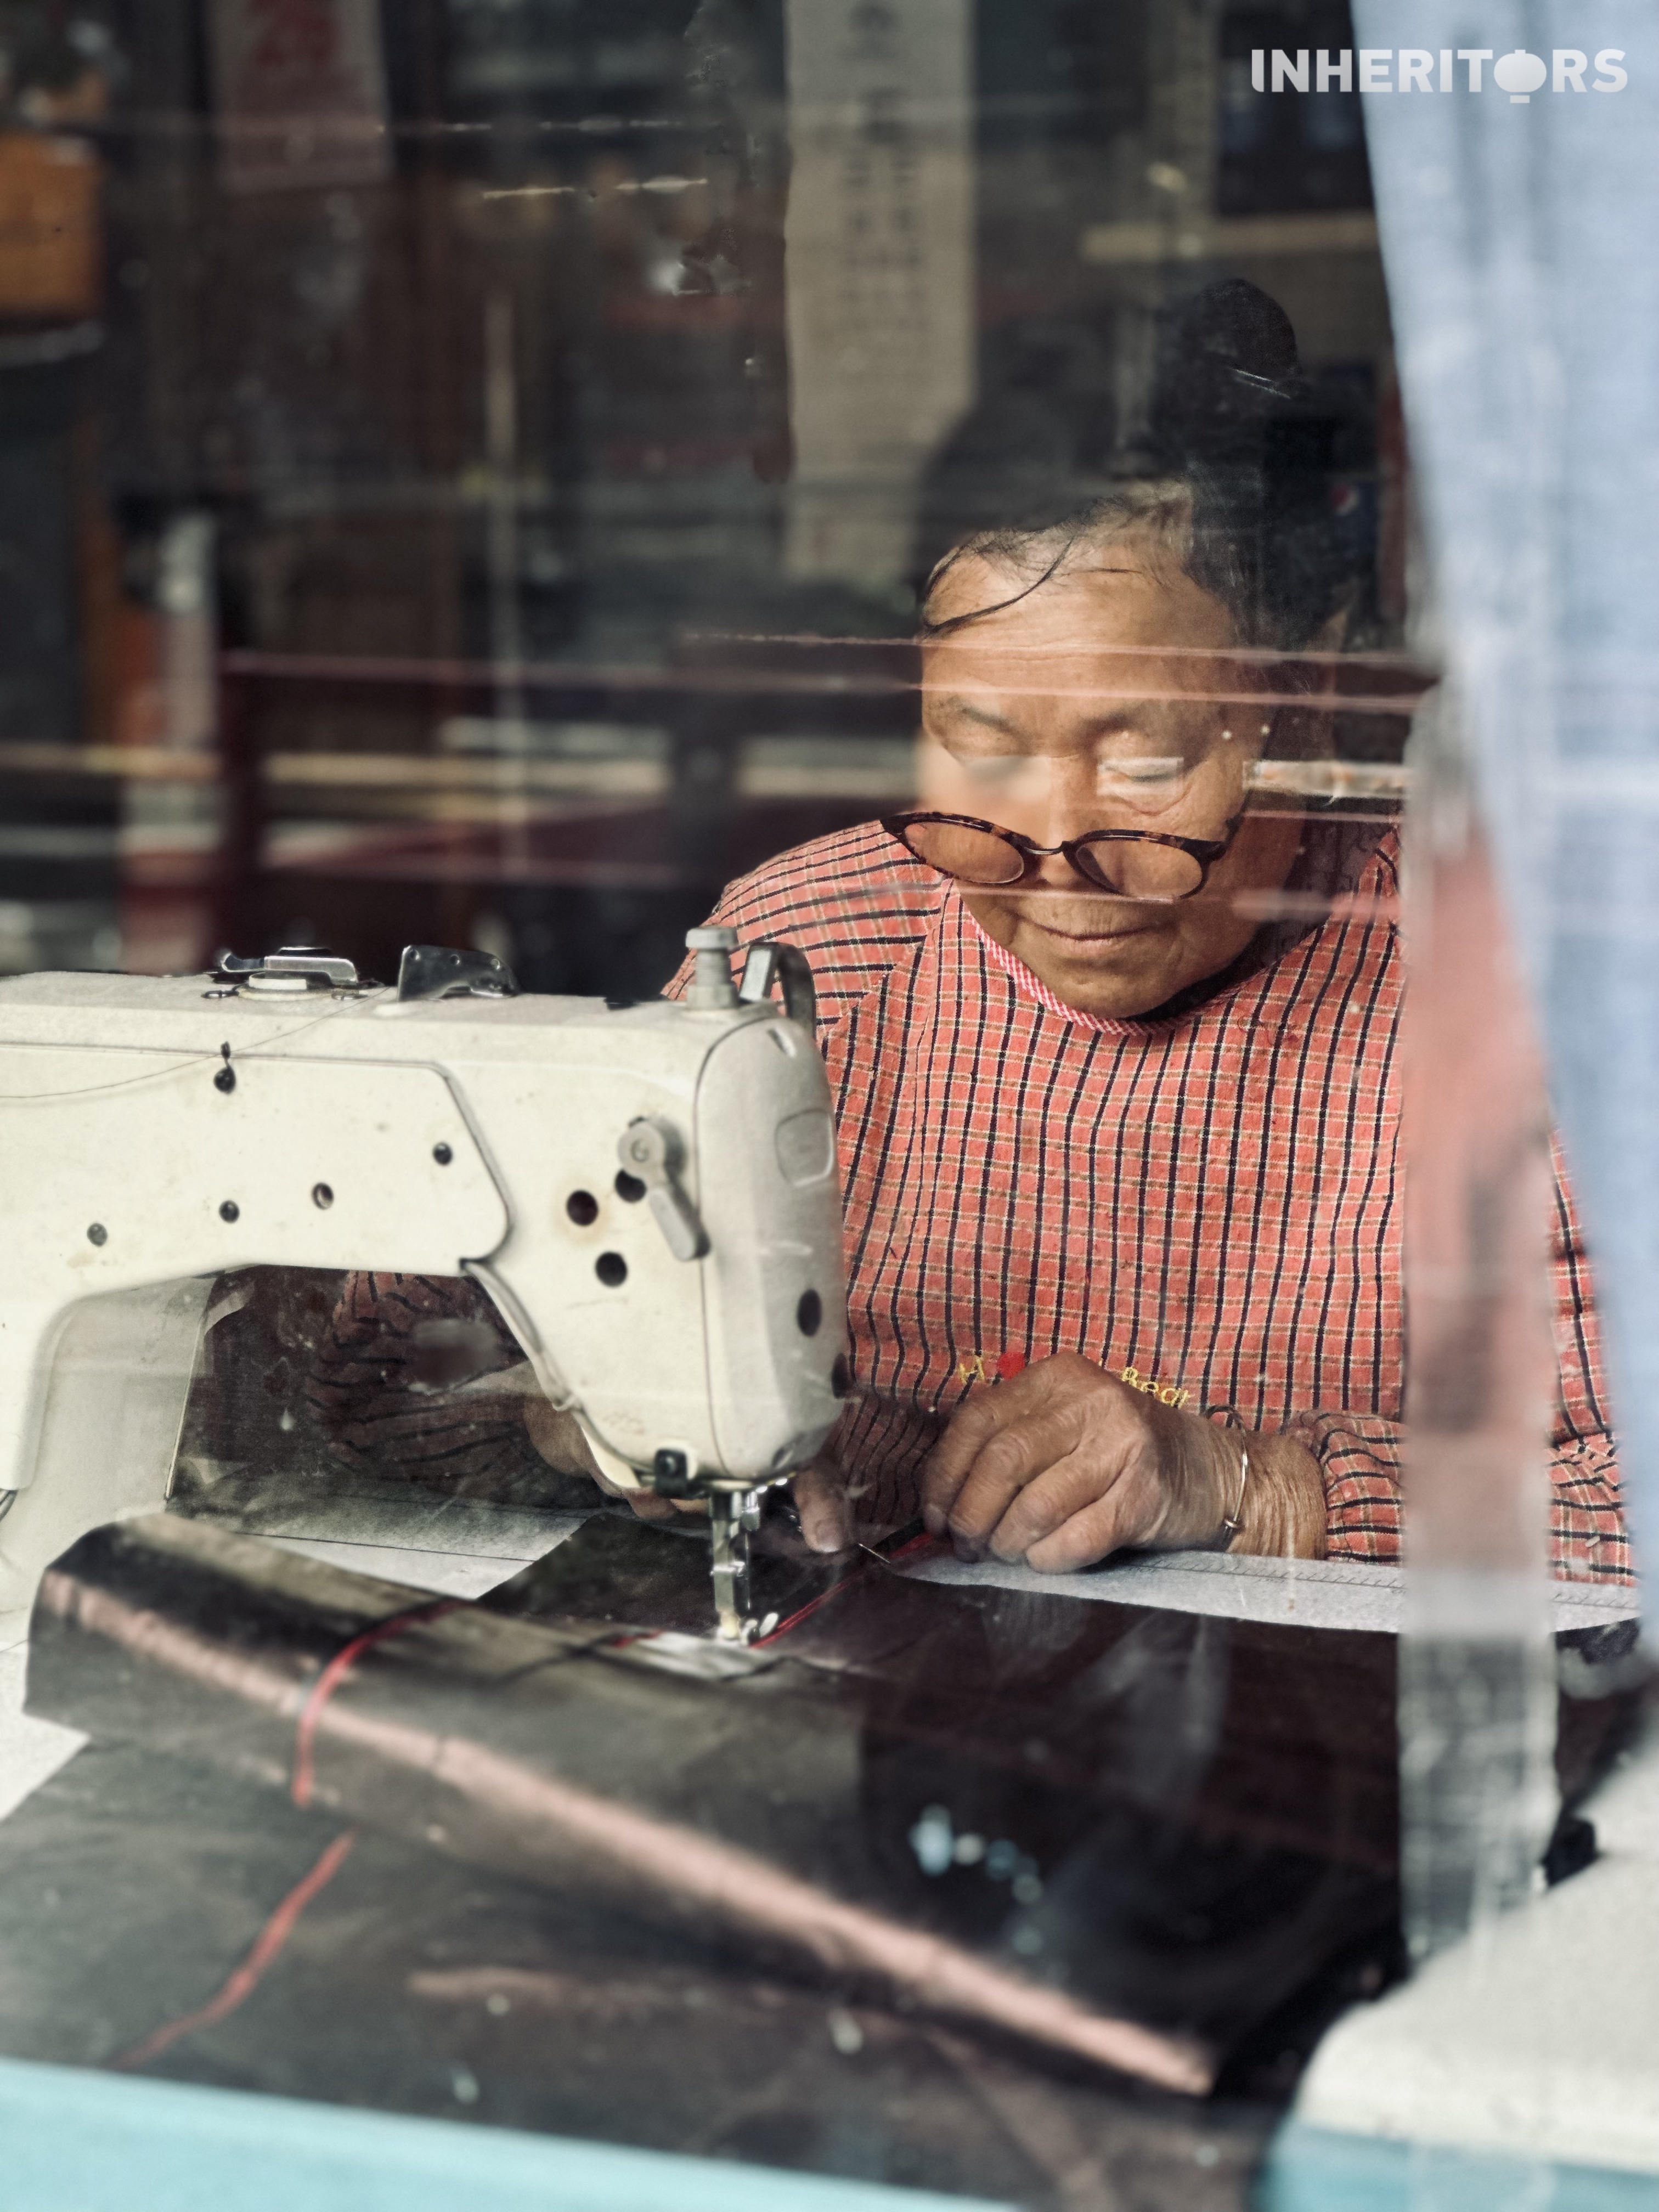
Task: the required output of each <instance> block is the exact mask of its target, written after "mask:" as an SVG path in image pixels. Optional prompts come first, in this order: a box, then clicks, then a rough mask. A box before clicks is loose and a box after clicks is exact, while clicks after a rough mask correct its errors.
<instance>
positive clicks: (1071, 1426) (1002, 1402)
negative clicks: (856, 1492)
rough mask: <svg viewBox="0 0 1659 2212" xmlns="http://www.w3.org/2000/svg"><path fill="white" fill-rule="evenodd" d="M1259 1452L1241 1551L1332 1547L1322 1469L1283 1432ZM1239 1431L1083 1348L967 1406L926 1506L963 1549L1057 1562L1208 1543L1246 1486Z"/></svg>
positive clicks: (935, 1457) (950, 1434)
mask: <svg viewBox="0 0 1659 2212" xmlns="http://www.w3.org/2000/svg"><path fill="white" fill-rule="evenodd" d="M1243 1442H1245V1443H1248V1445H1249V1454H1250V1472H1249V1482H1248V1484H1247V1486H1246V1490H1245V1498H1244V1516H1243V1520H1244V1525H1243V1530H1242V1532H1241V1534H1239V1535H1238V1536H1237V1538H1235V1540H1234V1542H1233V1546H1232V1548H1233V1549H1235V1550H1237V1551H1253V1552H1273V1553H1281V1554H1285V1555H1292V1556H1299V1557H1303V1558H1315V1557H1318V1556H1319V1555H1320V1554H1321V1553H1322V1552H1323V1549H1324V1524H1325V1512H1324V1489H1323V1485H1322V1480H1321V1478H1320V1474H1319V1468H1318V1466H1317V1464H1316V1462H1315V1461H1314V1460H1313V1459H1312V1457H1311V1456H1310V1455H1309V1454H1308V1453H1307V1452H1305V1451H1304V1450H1303V1449H1302V1447H1301V1446H1300V1445H1299V1444H1297V1443H1293V1442H1292V1441H1291V1439H1289V1438H1288V1437H1263V1436H1257V1435H1255V1434H1252V1435H1250V1436H1249V1437H1246V1438H1243ZM1240 1443H1241V1437H1240V1435H1239V1432H1238V1431H1237V1430H1235V1431H1227V1430H1225V1429H1222V1428H1218V1426H1217V1425H1215V1424H1214V1423H1213V1422H1211V1421H1206V1420H1203V1419H1200V1418H1199V1417H1198V1416H1197V1415H1196V1414H1193V1413H1179V1412H1176V1410H1175V1409H1173V1408H1172V1407H1168V1406H1164V1405H1160V1404H1159V1403H1158V1400H1157V1399H1155V1398H1152V1397H1151V1396H1149V1395H1147V1394H1146V1392H1145V1391H1142V1390H1137V1389H1133V1387H1132V1386H1131V1385H1130V1384H1128V1383H1121V1382H1120V1381H1119V1380H1118V1378H1117V1377H1116V1376H1115V1375H1109V1374H1108V1373H1107V1372H1106V1371H1105V1370H1104V1369H1103V1368H1101V1367H1097V1366H1096V1365H1095V1364H1094V1362H1093V1361H1092V1360H1089V1359H1085V1358H1083V1357H1082V1355H1081V1354H1080V1353H1079V1352H1061V1353H1060V1354H1058V1355H1057V1356H1056V1357H1055V1358H1052V1359H1041V1360H1038V1361H1036V1362H1035V1363H1034V1364H1032V1365H1031V1366H1030V1367H1028V1368H1026V1369H1025V1370H1024V1373H1023V1374H1020V1375H1018V1376H1015V1377H1014V1379H1013V1380H1012V1382H1008V1383H998V1384H997V1386H996V1387H995V1388H994V1389H987V1390H980V1391H976V1392H975V1394H974V1395H973V1396H972V1397H970V1398H969V1400H968V1401H967V1403H966V1404H965V1405H963V1406H962V1407H959V1408H958V1410H957V1413H956V1414H955V1415H954V1417H953V1418H952V1419H951V1423H950V1425H949V1426H948V1427H947V1428H946V1430H945V1434H944V1436H943V1437H941V1438H940V1439H939V1443H937V1444H936V1445H935V1446H934V1448H933V1452H932V1453H931V1454H930V1455H929V1456H928V1459H927V1463H926V1465H925V1466H924V1467H923V1469H922V1476H921V1498H922V1517H923V1519H924V1520H925V1522H927V1528H928V1529H929V1531H930V1532H931V1533H932V1534H933V1535H935V1536H948V1537H949V1538H950V1539H951V1541H952V1542H953V1543H954V1544H955V1546H956V1548H957V1553H958V1555H959V1556H961V1557H962V1558H964V1559H983V1558H984V1557H986V1556H987V1554H989V1555H990V1556H992V1557H994V1558H996V1559H1005V1560H1009V1561H1013V1560H1024V1563H1025V1564H1026V1565H1028V1566H1032V1567H1037V1568H1040V1569H1042V1570H1043V1571H1045V1572H1049V1573H1066V1572H1067V1571H1070V1570H1072V1569H1074V1568H1077V1567H1085V1566H1089V1565H1092V1564H1093V1563H1094V1561H1095V1560H1097V1559H1104V1558H1105V1557H1106V1556H1107V1554H1108V1553H1111V1552H1115V1551H1119V1550H1121V1549H1122V1547H1124V1546H1125V1545H1139V1546H1147V1547H1156V1548H1158V1549H1160V1550H1178V1549H1180V1548H1181V1547H1183V1546H1192V1547H1196V1546H1199V1545H1205V1546H1208V1545H1211V1544H1212V1543H1214V1542H1215V1541H1216V1540H1217V1538H1218V1536H1219V1534H1221V1528H1222V1522H1224V1521H1225V1519H1226V1518H1227V1517H1228V1516H1229V1515H1230V1514H1231V1512H1232V1511H1233V1510H1234V1507H1235V1504H1236V1502H1237V1498H1238V1483H1239V1472H1240V1465H1241V1461H1240V1449H1239V1447H1240Z"/></svg>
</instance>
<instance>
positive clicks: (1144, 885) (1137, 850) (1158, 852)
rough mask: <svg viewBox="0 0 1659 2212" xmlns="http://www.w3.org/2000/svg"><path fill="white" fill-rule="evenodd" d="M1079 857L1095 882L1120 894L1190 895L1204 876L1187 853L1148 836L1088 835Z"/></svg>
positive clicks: (1172, 896)
mask: <svg viewBox="0 0 1659 2212" xmlns="http://www.w3.org/2000/svg"><path fill="white" fill-rule="evenodd" d="M1079 859H1080V860H1085V861H1086V862H1087V863H1088V866H1089V871H1090V872H1091V874H1092V875H1093V877H1094V878H1095V881H1096V882H1097V884H1101V885H1103V888H1104V889H1105V890H1109V891H1115V892H1116V893H1117V894H1118V896H1120V897H1121V898H1137V899H1183V898H1190V897H1191V896H1192V895H1193V893H1194V891H1195V890H1197V889H1198V887H1199V885H1200V884H1201V883H1202V882H1203V880H1204V871H1203V868H1202V867H1201V866H1200V864H1199V863H1198V861H1196V860H1194V858H1193V856H1192V854H1190V853H1183V852H1182V850H1181V848H1180V847H1179V846H1178V845H1160V844H1158V843H1157V842H1154V841H1153V840H1152V839H1151V838H1147V837H1099V838H1090V839H1088V840H1086V841H1085V843H1084V846H1083V849H1082V851H1081V853H1080V854H1079Z"/></svg>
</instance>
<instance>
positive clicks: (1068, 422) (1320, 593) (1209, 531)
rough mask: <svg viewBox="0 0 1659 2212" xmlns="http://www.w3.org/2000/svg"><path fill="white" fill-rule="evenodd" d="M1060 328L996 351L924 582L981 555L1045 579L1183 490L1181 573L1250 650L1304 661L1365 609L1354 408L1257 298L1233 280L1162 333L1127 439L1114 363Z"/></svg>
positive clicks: (919, 543)
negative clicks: (1315, 645)
mask: <svg viewBox="0 0 1659 2212" xmlns="http://www.w3.org/2000/svg"><path fill="white" fill-rule="evenodd" d="M1075 340H1076V334H1075V333H1068V334H1066V341H1068V342H1062V337H1061V334H1060V333H1057V332H1056V331H1054V329H1053V328H1052V327H1050V326H1046V325H1044V326H1034V327H1033V328H1031V329H1030V330H1027V331H1023V332H1022V331H1012V332H1004V333H1001V334H1000V337H999V346H1000V350H991V351H989V352H988V353H987V375H986V390H985V393H984V397H983V398H981V401H980V404H978V406H977V407H975V409H973V410H971V411H970V412H969V414H968V415H967V416H964V418H963V421H962V422H960V423H959V424H958V425H957V428H956V430H955V431H954V432H953V433H952V435H951V437H950V438H949V439H948V440H947V441H945V444H944V445H943V446H942V447H940V448H939V452H938V453H936V455H935V456H934V459H933V463H932V465H931V466H930V467H929V469H928V470H927V473H926V475H925V477H924V479H923V483H922V486H921V501H920V507H919V512H918V515H917V529H916V538H915V575H916V580H917V584H918V586H919V589H920V591H921V593H922V595H923V596H924V597H925V594H926V588H927V579H928V578H929V577H930V576H931V575H933V574H934V572H935V571H936V569H937V568H938V567H939V564H940V563H941V562H943V561H945V559H947V558H948V556H950V555H951V553H952V552H955V551H958V550H962V549H963V548H965V547H968V546H975V547H977V548H979V549H980V550H984V551H986V552H987V553H989V554H990V555H991V556H993V557H994V558H996V559H999V560H1011V561H1012V562H1015V563H1016V565H1018V562H1019V559H1020V556H1021V553H1022V550H1023V549H1024V548H1026V547H1029V548H1030V550H1031V551H1032V554H1033V556H1037V555H1038V553H1039V550H1040V549H1044V548H1046V549H1048V550H1042V552H1041V557H1040V558H1039V559H1038V562H1037V568H1036V572H1035V573H1036V575H1037V576H1038V578H1039V579H1040V577H1041V576H1042V574H1046V573H1048V572H1050V570H1051V568H1052V567H1053V566H1054V565H1057V564H1058V562H1059V561H1060V560H1061V559H1063V557H1064V548H1063V544H1061V546H1060V550H1058V551H1055V550H1054V544H1055V540H1056V539H1057V538H1059V539H1061V540H1063V538H1064V537H1065V535H1066V533H1070V535H1071V536H1072V537H1073V538H1084V537H1086V536H1090V535H1095V534H1099V533H1101V532H1106V531H1109V530H1112V529H1114V528H1115V527H1121V526H1123V525H1124V521H1125V519H1126V518H1129V517H1133V515H1134V514H1135V513H1138V512H1139V511H1141V510H1140V507H1139V504H1138V498H1137V488H1139V489H1140V490H1141V492H1143V493H1144V491H1145V489H1146V488H1149V487H1157V488H1158V489H1170V488H1175V487H1179V488H1182V489H1184V491H1185V493H1186V495H1187V498H1186V501H1185V507H1186V511H1187V512H1188V514H1189V517H1190V523H1189V527H1188V531H1187V533H1186V536H1187V550H1186V552H1185V555H1184V557H1183V560H1182V565H1183V567H1184V568H1186V570H1187V572H1188V574H1189V575H1191V576H1192V577H1193V579H1194V581H1195V582H1197V583H1199V584H1200V585H1202V586H1203V587H1204V588H1205V589H1206V591H1209V592H1212V593H1213V594H1214V595H1215V596H1216V597H1217V598H1218V599H1221V600H1223V602H1224V603H1225V605H1228V606H1229V607H1230V608H1231V610H1232V611H1233V614H1234V617H1235V618H1236V620H1237V624H1238V629H1239V635H1241V637H1244V638H1248V639H1249V640H1250V641H1252V642H1254V643H1260V644H1272V645H1283V646H1287V647H1297V646H1301V645H1305V644H1307V643H1309V642H1310V641H1311V640H1312V639H1314V638H1315V637H1316V635H1319V634H1320V633H1321V632H1322V630H1323V629H1325V627H1326V625H1327V624H1328V623H1330V622H1331V620H1332V618H1333V617H1334V616H1336V615H1338V614H1340V613H1341V612H1342V611H1344V610H1348V611H1352V609H1353V608H1354V607H1355V606H1356V605H1357V604H1358V603H1359V602H1361V601H1362V600H1363V599H1364V593H1365V591H1366V587H1367V579H1368V576H1369V574H1370V570H1371V568H1373V567H1374V562H1375V553H1374V545H1373V543H1372V531H1373V526H1374V525H1373V518H1374V505H1373V503H1372V502H1370V501H1365V500H1364V499H1362V498H1361V497H1360V495H1359V493H1358V489H1357V488H1356V485H1355V482H1354V479H1355V477H1356V476H1357V475H1362V474H1364V472H1365V471H1366V470H1367V469H1368V467H1369V465H1370V453H1369V452H1368V451H1367V448H1368V447H1370V444H1371V441H1372V439H1373V435H1374V434H1373V432H1372V429H1371V426H1370V422H1369V420H1365V421H1362V420H1361V419H1360V415H1359V413H1358V411H1357V410H1356V407H1355V404H1354V401H1353V399H1352V397H1346V398H1341V399H1340V400H1334V398H1333V396H1332V393H1331V392H1330V391H1316V389H1315V387H1314V386H1313V385H1312V383H1311V382H1310V380H1309V379H1308V378H1307V376H1306V375H1305V374H1304V372H1303V368H1302V365H1301V362H1300V360H1299V358H1298V356H1297V343H1296V332H1295V331H1294V329H1293V328H1292V326H1291V319H1290V317H1289V316H1288V315H1287V314H1286V313H1285V310H1284V309H1283V307H1280V306H1279V302H1278V301H1276V300H1273V299H1272V298H1270V297H1269V296H1268V295H1267V293H1266V292H1264V291H1262V290H1261V288H1260V286H1259V285H1255V284H1251V283H1247V282H1246V281H1245V280H1244V279H1243V277H1237V276H1235V277H1228V278H1225V279H1224V280H1222V281H1221V282H1219V283H1213V284H1209V285H1206V286H1205V287H1204V289H1202V290H1200V291H1198V292H1194V293H1192V294H1189V295H1188V296H1187V297H1186V298H1184V299H1182V300H1180V301H1176V303H1174V304H1173V305H1172V306H1171V307H1169V308H1167V309H1166V310H1165V311H1164V313H1163V314H1162V315H1161V316H1160V317H1159V319H1158V331H1157V337H1156V343H1155V345H1154V348H1153V360H1152V373H1151V380H1150V384H1149V386H1147V387H1146V390H1145V391H1144V392H1143V394H1142V402H1141V404H1140V406H1139V407H1138V408H1136V409H1135V410H1133V413H1134V415H1135V416H1138V417H1139V424H1138V427H1137V428H1135V429H1134V430H1133V432H1132V433H1131V434H1130V435H1127V436H1126V435H1121V432H1120V426H1119V423H1118V420H1117V416H1116V409H1115V404H1114V391H1113V385H1114V369H1115V360H1114V349H1112V348H1111V347H1110V346H1109V345H1103V344H1092V345H1091V344H1089V343H1083V342H1072V341H1075Z"/></svg>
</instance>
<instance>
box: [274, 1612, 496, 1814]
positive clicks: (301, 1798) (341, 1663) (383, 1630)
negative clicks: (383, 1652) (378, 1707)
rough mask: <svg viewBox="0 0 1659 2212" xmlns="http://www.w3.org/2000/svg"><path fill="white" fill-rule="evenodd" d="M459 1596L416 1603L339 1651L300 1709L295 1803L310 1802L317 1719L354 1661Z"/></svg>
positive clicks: (293, 1786) (436, 1616)
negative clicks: (417, 1604) (428, 1603)
mask: <svg viewBox="0 0 1659 2212" xmlns="http://www.w3.org/2000/svg"><path fill="white" fill-rule="evenodd" d="M461 1603H462V1600H461V1599H459V1598H458V1597H447V1598H439V1599H438V1600H436V1601H435V1602H434V1603H433V1604H431V1605H422V1606H417V1607H416V1608H415V1610H414V1612H412V1613H398V1614H396V1615H395V1616H394V1617H393V1618H392V1620H382V1621H380V1622H377V1623H376V1625H375V1626H374V1627H373V1628H366V1629H364V1631H363V1632H362V1635H361V1636H354V1637H353V1638H352V1639H351V1641H350V1643H349V1644H347V1645H346V1646H345V1648H344V1650H341V1651H337V1652H336V1653H335V1655H334V1656H333V1657H332V1658H331V1660H330V1661H329V1662H328V1664H327V1666H326V1667H325V1668H324V1669H323V1671H322V1673H321V1674H319V1676H318V1677H317V1680H316V1681H315V1682H314V1683H313V1685H312V1690H311V1695H310V1696H309V1697H308V1698H307V1699H306V1701H305V1704H304V1705H302V1706H301V1709H300V1717H299V1720H298V1722H297V1723H296V1724H295V1730H294V1779H293V1781H292V1783H291V1784H289V1796H290V1797H292V1798H293V1800H294V1802H295V1804H296V1805H308V1804H310V1802H311V1790H312V1784H313V1779H314V1775H313V1762H312V1739H313V1737H314V1736H315V1735H316V1733H317V1723H318V1722H319V1720H320V1719H321V1718H322V1715H323V1707H324V1706H325V1705H326V1704H327V1703H328V1701H329V1699H331V1697H332V1696H333V1695H334V1692H336V1690H337V1689H338V1688H339V1686H340V1685H341V1683H342V1682H343V1681H344V1680H345V1678H346V1676H347V1675H348V1674H349V1673H350V1672H351V1668H352V1664H353V1662H354V1661H356V1660H357V1659H359V1658H361V1657H362V1654H363V1653H364V1652H365V1651H367V1650H368V1649H369V1647H370V1646H371V1644H383V1643H384V1642H385V1641H386V1638H388V1637H390V1636H401V1635H402V1634H403V1632H404V1629H406V1628H414V1627H416V1626H418V1625H419V1624H420V1623H421V1622H422V1621H423V1620H442V1618H443V1616H444V1614H445V1613H453V1612H454V1611H455V1610H456V1608H457V1607H459V1605H460V1604H461Z"/></svg>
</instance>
